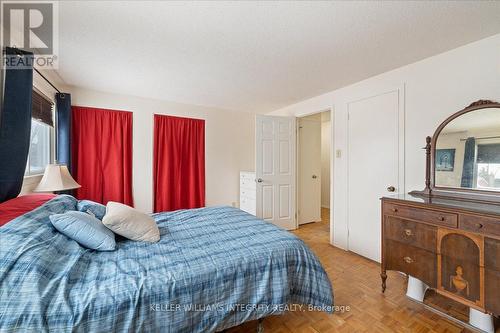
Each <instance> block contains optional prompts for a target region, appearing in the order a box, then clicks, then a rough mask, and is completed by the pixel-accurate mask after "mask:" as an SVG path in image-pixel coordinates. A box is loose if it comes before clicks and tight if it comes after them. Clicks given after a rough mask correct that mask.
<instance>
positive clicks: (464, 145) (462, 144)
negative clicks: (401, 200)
mask: <svg viewBox="0 0 500 333" xmlns="http://www.w3.org/2000/svg"><path fill="white" fill-rule="evenodd" d="M434 158H435V162H436V163H435V186H436V187H453V188H469V189H477V190H486V191H500V108H487V109H479V110H475V111H471V112H468V113H465V114H463V115H461V116H459V117H457V118H455V119H453V120H452V121H451V122H449V123H448V124H447V125H446V126H445V127H444V128H443V130H442V131H441V133H440V134H439V136H438V138H437V141H436V153H435V156H434Z"/></svg>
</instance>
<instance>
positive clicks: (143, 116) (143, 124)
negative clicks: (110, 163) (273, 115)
mask: <svg viewBox="0 0 500 333" xmlns="http://www.w3.org/2000/svg"><path fill="white" fill-rule="evenodd" d="M66 91H67V92H70V93H71V100H72V105H78V106H88V107H97V108H107V109H115V110H125V111H132V112H133V192H134V202H135V206H136V208H138V209H140V210H143V211H146V212H150V211H151V210H152V206H153V161H152V159H153V115H154V114H155V113H156V114H168V115H175V116H180V117H190V118H198V119H205V121H206V123H205V131H206V134H205V138H206V140H205V149H206V150H205V160H206V161H205V166H206V203H207V205H232V204H233V203H235V204H237V203H238V201H239V198H238V196H239V171H240V170H254V168H255V166H254V165H255V148H254V147H255V139H254V137H255V115H253V114H250V113H245V112H229V111H225V110H220V109H215V108H207V107H201V106H194V105H186V104H178V103H172V102H166V101H159V100H152V99H144V98H139V97H131V96H124V95H115V94H108V93H103V92H97V91H91V90H86V89H81V88H76V87H68V88H67V89H66Z"/></svg>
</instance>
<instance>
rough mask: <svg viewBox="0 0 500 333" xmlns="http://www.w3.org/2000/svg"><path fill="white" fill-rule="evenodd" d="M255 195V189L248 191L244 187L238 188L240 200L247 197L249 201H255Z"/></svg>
mask: <svg viewBox="0 0 500 333" xmlns="http://www.w3.org/2000/svg"><path fill="white" fill-rule="evenodd" d="M256 195H257V192H256V190H255V189H248V188H245V187H242V188H240V198H241V197H247V198H250V199H252V198H253V199H255V196H256Z"/></svg>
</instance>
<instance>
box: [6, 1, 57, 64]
mask: <svg viewBox="0 0 500 333" xmlns="http://www.w3.org/2000/svg"><path fill="white" fill-rule="evenodd" d="M1 18H2V25H1V29H2V32H1V36H2V47H6V46H10V47H16V48H18V49H22V50H25V51H29V52H33V53H34V55H35V58H34V61H35V64H36V65H37V67H49V68H51V69H55V68H56V65H57V61H56V60H57V53H58V52H57V51H58V37H59V36H58V3H57V1H33V2H32V1H2V6H1ZM7 61H8V59H5V60H4V61H3V62H2V63H3V65H5V64H6V63H7Z"/></svg>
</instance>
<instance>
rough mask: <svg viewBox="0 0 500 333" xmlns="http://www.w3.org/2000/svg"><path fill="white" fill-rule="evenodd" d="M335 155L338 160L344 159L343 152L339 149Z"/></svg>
mask: <svg viewBox="0 0 500 333" xmlns="http://www.w3.org/2000/svg"><path fill="white" fill-rule="evenodd" d="M335 155H336V156H337V158H341V157H342V150H340V149H337V151H336V152H335Z"/></svg>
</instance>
